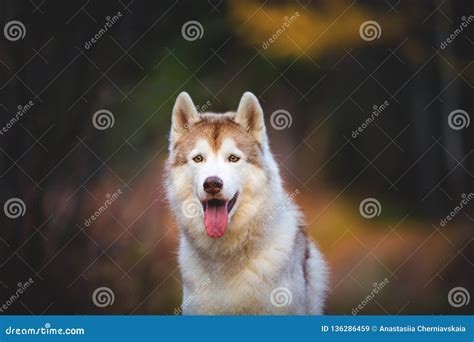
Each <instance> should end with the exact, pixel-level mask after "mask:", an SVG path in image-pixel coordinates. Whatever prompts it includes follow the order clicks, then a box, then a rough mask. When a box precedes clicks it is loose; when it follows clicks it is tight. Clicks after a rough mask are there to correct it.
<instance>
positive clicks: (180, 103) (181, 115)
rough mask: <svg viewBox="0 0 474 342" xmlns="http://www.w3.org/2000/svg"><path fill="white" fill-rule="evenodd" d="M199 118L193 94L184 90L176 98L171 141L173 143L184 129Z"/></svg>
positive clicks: (172, 117)
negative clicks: (190, 94) (192, 98)
mask: <svg viewBox="0 0 474 342" xmlns="http://www.w3.org/2000/svg"><path fill="white" fill-rule="evenodd" d="M198 118H199V114H198V112H197V110H196V107H195V106H194V103H193V100H191V96H189V94H188V93H186V92H185V91H183V92H182V93H180V94H179V95H178V97H177V98H176V102H175V104H174V107H173V114H172V116H171V134H170V141H171V142H172V143H173V142H174V141H176V139H178V138H179V136H180V135H181V134H182V133H183V131H184V130H186V129H188V128H189V126H190V125H192V124H193V122H195V121H197V120H198Z"/></svg>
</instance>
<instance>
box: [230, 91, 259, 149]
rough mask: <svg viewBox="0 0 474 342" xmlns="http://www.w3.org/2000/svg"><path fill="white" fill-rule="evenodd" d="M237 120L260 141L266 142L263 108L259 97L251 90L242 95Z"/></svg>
mask: <svg viewBox="0 0 474 342" xmlns="http://www.w3.org/2000/svg"><path fill="white" fill-rule="evenodd" d="M235 121H236V122H237V123H238V124H240V125H241V126H243V127H244V128H245V129H246V130H247V131H248V132H250V133H252V134H253V135H254V136H255V138H256V139H257V141H258V142H259V143H261V144H263V143H264V140H265V137H266V133H265V121H264V119H263V110H262V107H261V106H260V103H259V102H258V100H257V98H256V97H255V95H254V94H252V93H251V92H249V91H247V92H245V93H244V95H242V98H241V99H240V103H239V108H238V109H237V114H236V116H235Z"/></svg>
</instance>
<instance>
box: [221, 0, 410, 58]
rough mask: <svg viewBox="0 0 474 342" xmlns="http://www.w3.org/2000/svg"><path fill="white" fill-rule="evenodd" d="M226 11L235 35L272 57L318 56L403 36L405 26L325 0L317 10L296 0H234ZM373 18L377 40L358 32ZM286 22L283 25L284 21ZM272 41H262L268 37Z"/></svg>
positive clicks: (337, 0) (386, 16)
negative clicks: (270, 0)
mask: <svg viewBox="0 0 474 342" xmlns="http://www.w3.org/2000/svg"><path fill="white" fill-rule="evenodd" d="M231 7H232V8H231V10H230V11H229V13H230V15H231V17H232V18H231V19H232V20H233V21H234V22H235V24H236V27H237V34H238V35H239V37H240V38H241V39H242V41H244V42H246V43H247V44H249V45H255V46H256V47H257V48H258V49H259V50H262V48H264V45H267V46H268V48H266V49H265V50H266V53H269V54H271V55H272V56H275V57H287V56H296V57H298V56H302V55H304V54H303V52H304V53H305V54H306V55H308V56H309V57H311V58H313V57H314V58H319V57H321V56H323V55H324V54H326V53H328V51H329V50H341V49H344V48H345V49H350V48H352V47H357V46H362V45H366V44H379V43H381V42H384V41H388V40H392V39H394V38H399V39H400V38H403V37H401V36H402V31H403V30H404V28H403V27H404V25H403V23H402V22H401V20H400V19H399V18H397V17H395V16H393V15H390V14H381V13H376V12H373V11H371V10H370V9H368V8H366V7H363V6H361V5H357V4H355V2H348V1H344V0H331V1H329V0H327V1H325V2H322V3H321V7H319V8H318V11H316V10H315V9H314V7H311V6H309V7H307V9H304V8H302V6H300V5H299V4H298V3H297V2H293V3H287V4H278V5H276V4H275V5H272V4H270V3H266V5H265V6H262V3H261V2H259V1H255V0H234V1H233V2H232V3H231ZM370 20H374V21H376V22H377V23H378V24H379V25H380V27H381V34H380V37H379V38H378V39H375V40H373V41H365V40H363V39H362V38H361V36H360V34H359V28H360V26H361V24H362V23H364V22H366V21H370ZM285 23H286V24H285ZM272 36H273V37H277V38H276V39H274V42H273V43H270V44H265V43H266V42H268V41H269V39H270V38H271V37H272Z"/></svg>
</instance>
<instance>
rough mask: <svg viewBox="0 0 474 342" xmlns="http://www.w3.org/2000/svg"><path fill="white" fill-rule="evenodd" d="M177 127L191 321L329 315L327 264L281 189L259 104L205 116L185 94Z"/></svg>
mask: <svg viewBox="0 0 474 342" xmlns="http://www.w3.org/2000/svg"><path fill="white" fill-rule="evenodd" d="M171 121H172V124H171V133H170V144H169V158H168V161H167V167H166V178H165V179H166V192H167V197H168V201H169V204H170V207H171V210H172V211H173V213H174V215H175V217H176V220H177V224H178V226H179V228H180V231H181V237H180V246H179V258H178V259H179V265H180V269H181V278H182V283H183V303H182V306H181V309H182V312H183V314H186V315H316V314H321V313H322V311H323V305H324V300H325V293H326V280H327V268H326V264H325V262H324V260H323V258H322V255H321V253H320V252H319V250H318V249H317V248H316V246H315V245H314V243H313V242H312V241H311V240H310V239H309V238H308V236H307V235H306V234H305V232H304V230H303V229H302V225H303V221H302V215H301V213H300V211H299V210H298V208H297V206H296V204H295V203H294V202H293V201H292V200H293V197H294V196H292V197H289V196H288V195H287V194H286V193H285V191H284V189H283V186H282V180H281V178H280V175H279V170H278V167H277V164H276V162H275V159H274V158H273V155H272V153H271V152H270V148H269V143H268V138H267V133H266V129H265V122H264V117H263V111H262V108H261V106H260V104H259V102H258V100H257V98H256V97H255V96H254V95H253V94H252V93H250V92H246V93H245V94H244V95H243V96H242V99H241V100H240V104H239V107H238V109H237V111H236V112H227V113H220V114H216V113H202V114H201V113H198V111H197V110H196V107H195V106H194V104H193V102H192V100H191V97H190V96H189V95H188V94H187V93H185V92H183V93H181V94H179V96H178V98H177V100H176V103H175V105H174V108H173V113H172V120H171ZM298 193H299V192H298Z"/></svg>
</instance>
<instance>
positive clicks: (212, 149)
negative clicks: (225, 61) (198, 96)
mask: <svg viewBox="0 0 474 342" xmlns="http://www.w3.org/2000/svg"><path fill="white" fill-rule="evenodd" d="M169 151H170V155H169V159H168V163H167V169H168V174H167V184H166V187H167V189H166V190H167V196H168V199H169V202H170V205H171V209H172V210H173V211H174V214H175V216H176V218H177V221H178V225H179V226H180V227H181V228H182V229H183V230H184V233H185V234H186V235H190V236H191V237H194V238H199V239H201V240H202V239H203V238H205V240H207V241H212V239H210V238H224V239H226V238H227V239H229V236H234V237H235V236H237V235H239V234H240V236H242V235H243V234H242V232H245V233H247V234H248V233H250V232H249V230H251V229H256V228H252V227H253V226H255V225H256V224H255V223H256V222H260V224H261V223H262V221H263V220H264V218H265V215H267V216H268V215H269V211H271V205H270V204H271V203H272V200H273V199H275V197H276V196H278V195H279V193H280V192H281V184H280V181H279V177H278V169H277V166H276V163H275V161H274V159H273V157H272V155H271V153H270V150H269V147H268V139H267V134H266V129H265V123H264V117H263V111H262V108H261V106H260V104H259V102H258V100H257V98H256V97H255V96H254V95H253V94H252V93H249V92H246V93H244V95H243V96H242V99H241V100H240V104H239V106H238V109H237V111H236V112H227V113H221V114H216V113H202V114H201V113H198V112H197V110H196V107H195V106H194V104H193V102H192V100H191V97H190V96H189V95H188V94H187V93H185V92H183V93H181V94H180V95H179V96H178V98H177V100H176V103H175V105H174V108H173V113H172V124H171V133H170V145H169ZM209 237H210V238H209Z"/></svg>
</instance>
